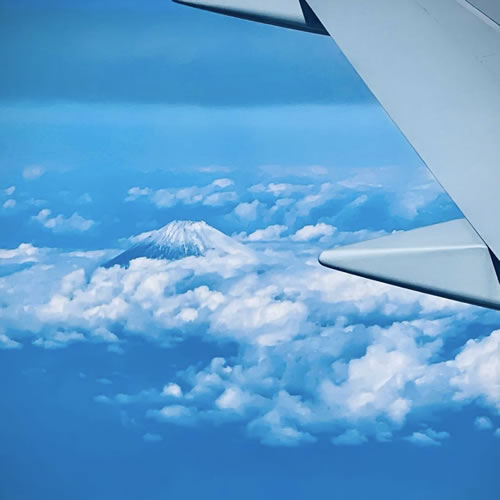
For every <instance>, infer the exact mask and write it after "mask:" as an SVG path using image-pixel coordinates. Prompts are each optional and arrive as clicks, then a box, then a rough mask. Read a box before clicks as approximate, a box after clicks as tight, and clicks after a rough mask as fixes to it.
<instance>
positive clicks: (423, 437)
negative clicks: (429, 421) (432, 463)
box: [406, 429, 450, 446]
mask: <svg viewBox="0 0 500 500" xmlns="http://www.w3.org/2000/svg"><path fill="white" fill-rule="evenodd" d="M449 437H450V434H449V433H448V432H446V431H441V432H436V431H435V430H433V429H425V430H424V431H420V432H414V433H413V434H412V435H411V436H408V437H407V438H406V440H407V441H409V442H410V443H413V444H416V445H418V446H441V445H442V444H443V441H444V440H445V439H448V438H449Z"/></svg>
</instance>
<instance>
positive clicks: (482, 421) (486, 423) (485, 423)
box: [474, 417, 493, 431]
mask: <svg viewBox="0 0 500 500" xmlns="http://www.w3.org/2000/svg"><path fill="white" fill-rule="evenodd" d="M474 427H475V428H476V429H477V430H478V431H489V430H490V429H493V422H492V421H491V419H490V418H488V417H477V418H476V419H475V420H474Z"/></svg>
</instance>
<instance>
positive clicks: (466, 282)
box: [319, 219, 500, 310]
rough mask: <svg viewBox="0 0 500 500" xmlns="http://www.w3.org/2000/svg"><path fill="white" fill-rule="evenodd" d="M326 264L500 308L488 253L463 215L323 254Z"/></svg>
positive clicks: (407, 286)
mask: <svg viewBox="0 0 500 500" xmlns="http://www.w3.org/2000/svg"><path fill="white" fill-rule="evenodd" d="M319 261H320V263H321V264H323V265H324V266H326V267H330V268H332V269H336V270H339V271H344V272H347V273H350V274H355V275H357V276H362V277H365V278H370V279H374V280H377V281H382V282H384V283H389V284H392V285H397V286H401V287H404V288H409V289H411V290H416V291H420V292H425V293H429V294H432V295H437V296H439V297H445V298H449V299H453V300H458V301H461V302H467V303H469V304H475V305H480V306H485V307H490V308H493V309H498V310H500V284H499V280H498V275H497V271H496V266H495V263H494V262H493V259H492V255H491V252H490V250H489V248H488V247H487V246H486V245H485V243H484V242H483V241H482V240H481V238H480V237H479V236H478V235H477V233H476V232H475V230H474V229H473V228H472V226H471V225H470V224H469V222H468V221H467V220H466V219H458V220H454V221H450V222H445V223H442V224H436V225H433V226H427V227H423V228H419V229H414V230H412V231H406V232H400V233H395V234H392V235H390V236H386V237H384V238H378V239H375V240H370V241H365V242H362V243H357V244H355V245H349V246H345V247H339V248H334V249H333V250H327V251H325V252H323V253H322V254H321V255H320V257H319Z"/></svg>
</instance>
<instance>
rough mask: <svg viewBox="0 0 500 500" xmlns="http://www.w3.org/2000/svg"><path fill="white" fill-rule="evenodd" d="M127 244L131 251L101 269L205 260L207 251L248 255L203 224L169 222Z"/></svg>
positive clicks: (126, 251) (229, 240)
mask: <svg viewBox="0 0 500 500" xmlns="http://www.w3.org/2000/svg"><path fill="white" fill-rule="evenodd" d="M131 241H132V242H133V243H134V245H133V246H132V247H131V248H129V249H128V250H125V252H123V253H121V254H120V255H118V256H116V257H115V258H113V259H111V260H110V261H109V262H107V263H106V264H104V267H112V266H114V265H120V266H127V265H128V264H129V263H130V261H131V260H134V259H137V258H139V257H147V258H149V259H163V260H179V259H183V258H184V257H190V256H195V257H200V256H205V255H207V253H208V252H211V251H214V252H216V253H217V254H219V255H231V254H232V255H234V254H242V253H248V250H247V249H246V248H245V246H244V245H242V244H241V243H238V242H237V241H235V240H234V239H233V238H231V237H230V236H227V235H225V234H224V233H222V232H220V231H218V230H217V229H215V228H214V227H212V226H209V225H208V224H207V223H206V222H204V221H199V222H194V221H178V220H177V221H173V222H170V223H168V224H167V225H166V226H163V227H162V228H160V229H157V230H155V231H148V232H147V233H142V234H139V235H137V236H133V237H132V238H131Z"/></svg>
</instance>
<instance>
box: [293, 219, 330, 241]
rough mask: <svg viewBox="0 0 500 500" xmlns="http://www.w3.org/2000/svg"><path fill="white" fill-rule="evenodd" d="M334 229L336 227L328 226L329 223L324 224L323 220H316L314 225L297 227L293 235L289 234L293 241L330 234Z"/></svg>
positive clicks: (312, 238)
mask: <svg viewBox="0 0 500 500" xmlns="http://www.w3.org/2000/svg"><path fill="white" fill-rule="evenodd" d="M335 231H336V228H335V227H333V226H330V224H325V223H324V222H318V224H316V225H314V226H313V225H309V226H304V227H303V228H302V229H299V230H298V231H297V232H296V233H295V234H294V235H292V236H291V239H292V240H293V241H310V240H314V239H317V238H321V237H322V236H332V235H333V233H334V232H335Z"/></svg>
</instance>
